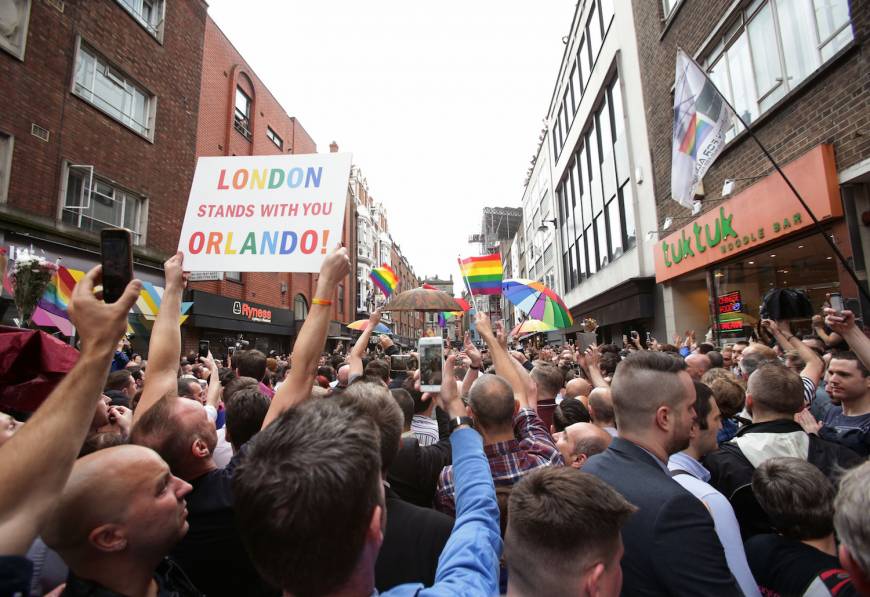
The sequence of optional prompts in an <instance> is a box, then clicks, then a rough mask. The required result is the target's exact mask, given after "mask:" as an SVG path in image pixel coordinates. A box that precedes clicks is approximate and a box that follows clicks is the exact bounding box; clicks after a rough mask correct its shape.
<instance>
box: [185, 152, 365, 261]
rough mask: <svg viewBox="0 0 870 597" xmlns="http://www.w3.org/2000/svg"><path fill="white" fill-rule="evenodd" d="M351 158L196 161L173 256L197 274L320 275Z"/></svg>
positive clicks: (336, 231)
mask: <svg viewBox="0 0 870 597" xmlns="http://www.w3.org/2000/svg"><path fill="white" fill-rule="evenodd" d="M350 164H351V154H349V153H328V154H304V155H274V156H239V157H236V156H233V157H203V158H199V160H198V162H197V165H196V173H195V174H194V177H193V184H192V185H191V189H190V198H189V199H188V202H187V211H186V214H185V218H184V225H183V226H182V229H181V237H180V239H179V242H178V250H179V251H183V252H184V266H185V269H189V270H194V271H198V272H212V271H242V272H317V271H319V270H320V264H321V262H322V261H323V259H324V257H325V256H326V254H327V253H328V252H329V251H331V250H332V248H333V247H335V246H336V245H337V244H339V243H340V242H341V236H342V227H343V224H344V209H345V202H346V200H347V183H348V178H349V176H350Z"/></svg>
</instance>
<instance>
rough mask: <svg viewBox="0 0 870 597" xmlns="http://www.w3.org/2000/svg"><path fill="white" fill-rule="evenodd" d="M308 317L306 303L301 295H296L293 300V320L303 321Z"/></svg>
mask: <svg viewBox="0 0 870 597" xmlns="http://www.w3.org/2000/svg"><path fill="white" fill-rule="evenodd" d="M306 317H308V301H307V300H305V297H304V296H303V295H301V294H297V295H296V298H294V299H293V318H294V319H295V320H296V321H303V320H304V319H305V318H306Z"/></svg>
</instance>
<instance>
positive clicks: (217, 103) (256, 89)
mask: <svg viewBox="0 0 870 597" xmlns="http://www.w3.org/2000/svg"><path fill="white" fill-rule="evenodd" d="M203 56H204V58H203V69H202V87H201V93H200V98H199V105H200V111H199V119H198V134H197V142H196V154H197V156H234V155H276V154H301V153H316V152H317V147H316V145H315V143H314V140H313V139H312V138H311V136H310V135H309V134H308V132H307V131H306V130H305V129H304V128H303V126H302V124H301V123H300V122H299V121H298V120H297V119H296V118H295V117H293V116H289V115H288V114H287V113H286V111H285V110H284V108H283V107H282V106H281V104H280V103H279V102H278V100H276V99H275V97H274V96H272V94H271V93H270V92H269V89H268V88H267V87H266V86H265V85H264V84H263V82H262V81H261V80H260V79H259V78H258V77H257V74H256V73H255V72H254V70H253V69H252V68H251V66H250V65H249V64H248V63H247V62H246V61H245V59H244V58H243V57H242V56H241V54H239V52H238V50H236V48H235V47H234V46H233V44H232V42H231V41H230V40H229V39H228V38H227V37H226V36H225V35H224V34H223V32H222V31H221V30H220V28H219V27H218V26H217V25H216V24H215V22H214V21H213V20H211V19H210V18H209V19H207V21H206V24H205V42H204V46H203ZM330 150H331V151H333V152H334V151H338V146H337V145H335V144H332V146H331V147H330ZM354 220H355V216H354V206H353V201H352V200H351V195H350V192H349V193H348V202H347V206H346V208H345V224H344V233H343V237H342V239H341V240H342V242H343V243H344V244H345V246H348V247H352V246H353V244H354V242H355V238H354V237H355V234H354V230H353V228H354V226H353V223H354ZM355 269H356V268H355V267H354V270H355ZM352 271H353V270H352ZM204 277H212V278H217V279H213V280H208V281H198V282H194V283H191V291H190V292H191V299H192V300H193V301H194V306H193V316H192V318H191V321H190V324H189V325H186V326H185V330H186V331H185V333H184V335H183V338H184V346H185V350H188V351H189V350H193V349H194V348H195V346H196V344H197V342H198V340H199V339H200V338H203V339H208V340H209V341H210V342H211V343H212V346H213V351H214V352H215V354H216V355H218V354H223V353H224V352H225V348H226V346H227V345H231V344H239V345H245V344H244V343H245V342H247V343H248V344H247V345H245V346H248V347H252V348H253V347H256V348H258V349H259V350H263V351H264V352H268V351H270V350H275V351H278V352H279V353H286V352H289V351H290V350H291V347H292V341H293V339H294V338H295V335H296V331H297V330H298V328H299V327H300V326H301V324H302V320H304V319H305V317H306V315H307V313H308V308H309V305H310V304H311V299H312V298H314V297H313V296H312V295H313V293H314V291H315V288H316V274H306V273H253V272H249V273H242V272H218V273H212V275H210V276H204ZM353 297H354V288H353V283H352V282H351V281H348V282H345V283H344V284H341V285H340V286H339V291H338V293H337V296H336V297H332V298H333V300H334V303H333V307H332V309H333V314H332V319H333V321H332V324H331V326H330V336H332V337H334V338H335V339H338V338H339V337H342V336H346V330H345V334H342V325H343V324H344V323H347V322H349V321H351V320H352V319H353V316H354V302H353ZM246 303H248V304H250V305H251V306H254V307H257V308H259V309H261V310H265V311H268V312H269V314H270V316H269V317H268V318H257V320H256V321H255V320H252V319H251V318H250V317H248V316H247V315H246V314H245V313H246V312H245V311H243V309H241V308H240V307H243V306H244V304H246Z"/></svg>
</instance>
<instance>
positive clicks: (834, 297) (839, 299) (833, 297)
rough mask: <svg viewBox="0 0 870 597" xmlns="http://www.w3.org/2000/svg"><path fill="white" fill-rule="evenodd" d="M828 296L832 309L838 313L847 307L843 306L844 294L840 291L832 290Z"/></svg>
mask: <svg viewBox="0 0 870 597" xmlns="http://www.w3.org/2000/svg"><path fill="white" fill-rule="evenodd" d="M828 298H829V300H830V301H831V309H833V310H834V311H836V312H837V313H840V312H841V311H843V310H844V309H845V307H844V306H843V295H842V294H840V293H839V292H832V293H831V294H830V296H829V297H828Z"/></svg>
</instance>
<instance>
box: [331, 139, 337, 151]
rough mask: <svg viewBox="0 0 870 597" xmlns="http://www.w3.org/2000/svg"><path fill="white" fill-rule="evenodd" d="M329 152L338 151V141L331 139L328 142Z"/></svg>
mask: <svg viewBox="0 0 870 597" xmlns="http://www.w3.org/2000/svg"><path fill="white" fill-rule="evenodd" d="M329 153H338V143H336V142H335V141H333V142H332V143H330V144H329Z"/></svg>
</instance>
